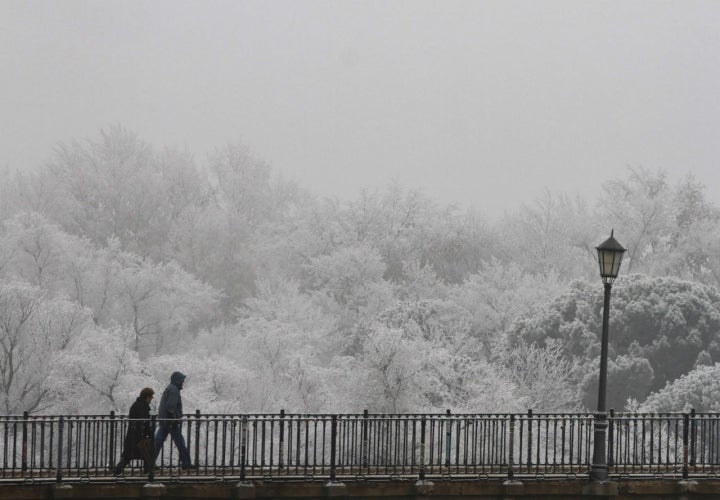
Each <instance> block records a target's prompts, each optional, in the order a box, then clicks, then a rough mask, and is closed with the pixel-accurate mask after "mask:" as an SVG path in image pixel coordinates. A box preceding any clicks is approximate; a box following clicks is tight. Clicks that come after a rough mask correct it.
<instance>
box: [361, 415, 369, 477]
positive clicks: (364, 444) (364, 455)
mask: <svg viewBox="0 0 720 500" xmlns="http://www.w3.org/2000/svg"><path fill="white" fill-rule="evenodd" d="M368 415H369V414H368V411H367V409H366V410H363V420H362V447H361V451H360V453H362V462H361V463H362V465H363V466H364V467H367V466H368V462H369V460H368Z"/></svg>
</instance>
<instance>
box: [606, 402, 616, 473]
mask: <svg viewBox="0 0 720 500" xmlns="http://www.w3.org/2000/svg"><path fill="white" fill-rule="evenodd" d="M614 418H615V410H614V409H613V408H610V419H609V420H608V450H607V466H608V467H611V466H613V465H615V462H614V461H613V455H614V451H615V446H614V445H615V420H614Z"/></svg>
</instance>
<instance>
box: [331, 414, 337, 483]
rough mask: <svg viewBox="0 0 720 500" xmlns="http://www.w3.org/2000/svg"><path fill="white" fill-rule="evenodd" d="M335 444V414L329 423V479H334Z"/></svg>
mask: <svg viewBox="0 0 720 500" xmlns="http://www.w3.org/2000/svg"><path fill="white" fill-rule="evenodd" d="M336 446H337V415H333V416H332V421H331V424H330V481H331V482H332V481H335V477H336V475H337V471H336V464H335V460H336V455H335V448H336Z"/></svg>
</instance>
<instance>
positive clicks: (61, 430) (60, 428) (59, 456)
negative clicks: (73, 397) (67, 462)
mask: <svg viewBox="0 0 720 500" xmlns="http://www.w3.org/2000/svg"><path fill="white" fill-rule="evenodd" d="M64 430H65V417H63V416H62V415H61V416H60V420H59V421H58V446H57V472H56V473H55V481H56V482H58V483H60V482H62V468H63V434H64Z"/></svg>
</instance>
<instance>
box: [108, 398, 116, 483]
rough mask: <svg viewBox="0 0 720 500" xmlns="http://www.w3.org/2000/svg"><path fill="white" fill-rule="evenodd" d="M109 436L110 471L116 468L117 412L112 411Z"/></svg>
mask: <svg viewBox="0 0 720 500" xmlns="http://www.w3.org/2000/svg"><path fill="white" fill-rule="evenodd" d="M109 427H110V429H109V431H108V432H109V433H110V435H109V436H108V448H109V449H108V458H107V462H108V469H109V470H113V469H114V468H115V410H111V411H110V425H109Z"/></svg>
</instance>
